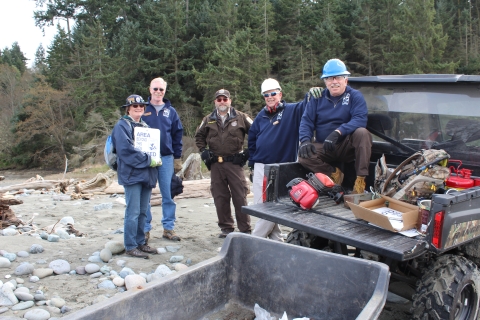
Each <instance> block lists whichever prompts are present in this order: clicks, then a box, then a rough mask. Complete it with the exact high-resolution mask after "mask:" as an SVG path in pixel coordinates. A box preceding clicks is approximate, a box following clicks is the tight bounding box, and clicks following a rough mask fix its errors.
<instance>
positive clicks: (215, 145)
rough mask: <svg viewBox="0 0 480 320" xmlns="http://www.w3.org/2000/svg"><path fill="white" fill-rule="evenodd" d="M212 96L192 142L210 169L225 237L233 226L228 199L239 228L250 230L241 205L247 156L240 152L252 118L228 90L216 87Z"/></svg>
mask: <svg viewBox="0 0 480 320" xmlns="http://www.w3.org/2000/svg"><path fill="white" fill-rule="evenodd" d="M214 99H215V100H214V101H215V111H213V112H212V113H211V114H210V115H208V116H206V117H205V118H203V120H202V123H201V124H200V127H199V128H198V129H197V132H196V133H195V143H196V145H197V147H198V149H199V150H200V152H201V154H202V160H203V161H205V163H206V164H207V167H209V169H210V170H211V175H210V178H211V185H210V190H211V191H212V196H213V200H214V203H215V207H216V210H217V216H218V226H219V227H220V229H221V231H222V233H221V234H220V235H219V237H220V238H225V237H226V236H227V235H228V234H229V233H230V232H232V231H234V229H235V226H234V220H233V217H232V211H231V208H230V198H231V199H232V201H233V206H234V207H235V217H236V220H237V226H238V229H239V230H240V232H243V233H251V227H250V216H249V215H246V214H244V213H242V206H246V205H247V194H248V185H247V180H246V179H245V173H244V172H243V166H244V165H245V161H246V159H248V155H246V154H244V153H243V152H242V151H243V142H244V140H245V135H246V134H247V133H248V130H249V129H250V126H251V124H252V119H250V117H249V116H247V115H246V114H244V113H243V112H240V111H238V110H235V108H233V107H232V106H231V103H232V100H231V98H230V92H229V91H228V90H225V89H220V90H218V91H217V92H216V93H215V97H214ZM207 147H208V149H207Z"/></svg>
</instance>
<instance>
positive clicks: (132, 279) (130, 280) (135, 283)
mask: <svg viewBox="0 0 480 320" xmlns="http://www.w3.org/2000/svg"><path fill="white" fill-rule="evenodd" d="M146 284H147V280H145V278H144V277H142V276H140V275H138V274H131V275H128V276H126V277H125V287H126V288H127V290H133V289H137V288H138V289H141V288H144V287H145V285H146Z"/></svg>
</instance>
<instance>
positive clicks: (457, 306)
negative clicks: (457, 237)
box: [411, 255, 480, 320]
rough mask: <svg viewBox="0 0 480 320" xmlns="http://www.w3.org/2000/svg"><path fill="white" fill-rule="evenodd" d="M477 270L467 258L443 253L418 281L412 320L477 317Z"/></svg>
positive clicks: (479, 287)
mask: <svg viewBox="0 0 480 320" xmlns="http://www.w3.org/2000/svg"><path fill="white" fill-rule="evenodd" d="M478 290H480V271H479V270H478V268H477V266H476V265H475V264H474V263H473V262H471V261H470V260H468V259H466V258H464V257H460V256H455V255H443V256H441V257H440V258H438V259H437V260H436V261H435V262H434V263H433V265H432V266H430V267H429V268H427V270H426V271H425V273H424V274H423V276H422V278H421V279H420V280H419V281H417V289H416V293H415V295H414V296H413V305H412V309H411V312H412V314H413V319H419V320H420V319H421V320H428V319H435V320H447V319H448V320H454V319H455V320H476V319H477V315H478V307H479V301H478V299H479V292H478Z"/></svg>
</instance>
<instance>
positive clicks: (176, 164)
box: [173, 159, 182, 173]
mask: <svg viewBox="0 0 480 320" xmlns="http://www.w3.org/2000/svg"><path fill="white" fill-rule="evenodd" d="M180 170H182V159H174V160H173V171H174V172H175V173H177V172H179V171H180Z"/></svg>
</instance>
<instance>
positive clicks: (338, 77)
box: [323, 76, 346, 81]
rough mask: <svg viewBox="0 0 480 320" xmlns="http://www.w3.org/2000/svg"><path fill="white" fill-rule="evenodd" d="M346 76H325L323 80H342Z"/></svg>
mask: <svg viewBox="0 0 480 320" xmlns="http://www.w3.org/2000/svg"><path fill="white" fill-rule="evenodd" d="M345 78H346V77H345V76H333V77H326V78H323V80H325V81H333V80H337V81H340V80H342V79H345Z"/></svg>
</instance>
